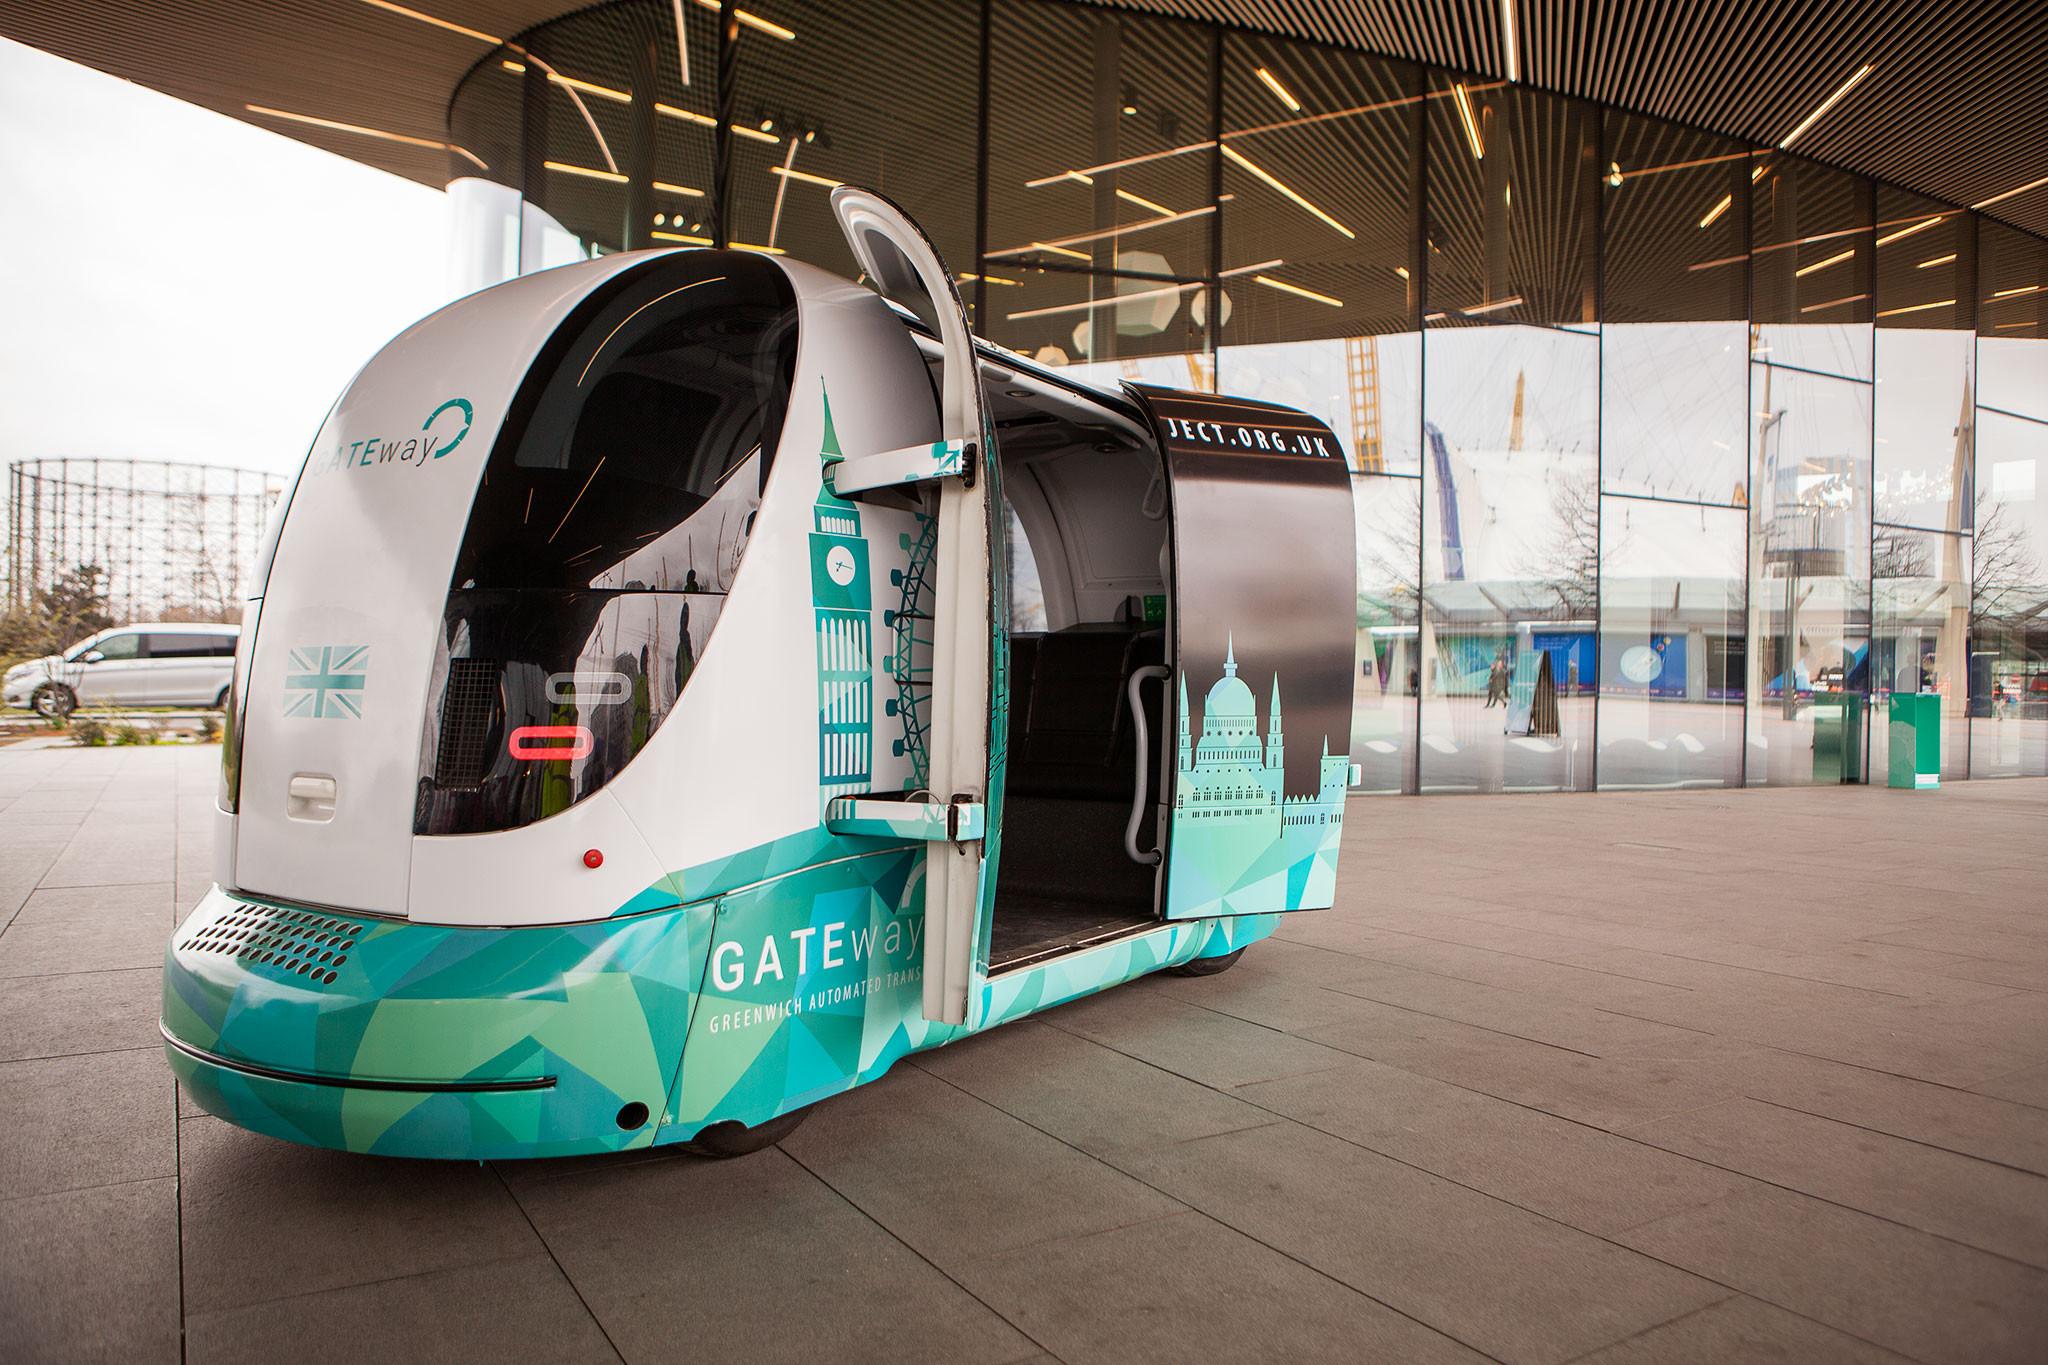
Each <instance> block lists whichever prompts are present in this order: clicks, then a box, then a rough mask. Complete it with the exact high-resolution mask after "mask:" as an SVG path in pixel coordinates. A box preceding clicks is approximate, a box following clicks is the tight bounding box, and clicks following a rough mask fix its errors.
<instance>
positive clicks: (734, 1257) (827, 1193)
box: [519, 1151, 1041, 1365]
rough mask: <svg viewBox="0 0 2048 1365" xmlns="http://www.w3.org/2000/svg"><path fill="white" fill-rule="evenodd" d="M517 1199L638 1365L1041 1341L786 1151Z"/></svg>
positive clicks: (641, 1171) (637, 1173)
mask: <svg viewBox="0 0 2048 1365" xmlns="http://www.w3.org/2000/svg"><path fill="white" fill-rule="evenodd" d="M934 1188H935V1189H938V1188H939V1187H934ZM519 1197H520V1200H521V1203H522V1204H523V1205H524V1207H525V1210H526V1213H527V1214H528V1215H529V1216H530V1217H531V1218H532V1220H533V1225H534V1226H535V1227H536V1228H538V1229H539V1230H540V1234H541V1236H542V1237H544V1238H545V1239H546V1242H547V1247H548V1250H549V1251H550V1252H551V1253H552V1254H553V1256H554V1258H555V1259H556V1260H557V1261H558V1262H559V1263H560V1264H561V1266H562V1269H563V1271H564V1273H565V1274H567V1276H568V1277H569V1280H570V1282H571V1283H572V1284H573V1285H574V1286H575V1287H576V1291H577V1293H578V1294H579V1295H580V1296H581V1298H582V1299H583V1301H584V1302H585V1303H587V1304H588V1305H589V1306H590V1309H591V1311H592V1312H593V1313H595V1314H596V1315H597V1319H598V1321H599V1322H600V1323H601V1324H603V1326H604V1329H605V1331H606V1333H607V1334H609V1336H610V1337H611V1339H612V1341H613V1343H614V1344H616V1345H617V1346H618V1348H619V1350H620V1351H621V1352H622V1353H623V1354H624V1356H625V1358H626V1359H627V1360H629V1361H636V1362H637V1361H647V1362H657V1361H671V1360H675V1359H678V1358H688V1359H697V1360H707V1361H709V1360H741V1359H744V1360H749V1361H762V1362H777V1361H790V1362H801V1365H815V1363H816V1362H818V1361H821V1360H888V1361H892V1362H904V1365H913V1363H915V1362H927V1361H929V1362H952V1361H961V1360H977V1361H980V1360H986V1361H1010V1360H1021V1359H1027V1358H1029V1357H1031V1356H1032V1355H1034V1354H1036V1353H1037V1352H1038V1351H1039V1350H1040V1349H1041V1348H1040V1346H1039V1345H1038V1344H1037V1343H1034V1342H1033V1341H1031V1339H1030V1338H1029V1337H1027V1336H1025V1335H1024V1334H1023V1333H1021V1332H1019V1331H1018V1330H1017V1329H1016V1328H1015V1327H1012V1326H1011V1325H1009V1324H1008V1323H1006V1322H1005V1321H1004V1320H1003V1319H1002V1318H1001V1317H1000V1316H998V1315H997V1314H996V1313H995V1312H994V1311H992V1310H991V1309H989V1308H987V1307H986V1306H984V1305H983V1304H981V1303H980V1302H979V1301H977V1300H976V1299H975V1298H974V1297H973V1296H972V1295H971V1294H969V1293H968V1292H967V1291H965V1290H963V1289H961V1288H960V1286H959V1285H958V1284H956V1283H954V1281H953V1280H951V1279H949V1278H948V1277H947V1276H945V1275H944V1274H942V1273H940V1272H939V1271H938V1270H937V1269H935V1268H933V1267H932V1266H931V1265H930V1264H928V1263H927V1262H926V1261H925V1260H923V1259H922V1258H920V1257H919V1256H918V1255H917V1254H916V1253H914V1252H912V1251H911V1250H909V1249H908V1248H906V1247H905V1246H904V1245H903V1243H902V1242H900V1241H899V1240H897V1239H896V1238H895V1237H892V1236H891V1235H890V1234H889V1233H888V1232H886V1231H884V1230H883V1229H882V1228H881V1227H879V1226H877V1225H876V1223H875V1221H874V1220H873V1219H871V1218H869V1217H868V1216H867V1215H866V1214H864V1213H862V1212H861V1211H860V1210H859V1209H857V1208H855V1207H854V1206H853V1205H852V1204H850V1203H848V1202H847V1201H846V1200H845V1199H844V1198H842V1197H841V1196H840V1195H838V1194H837V1193H835V1192H834V1191H833V1190H832V1189H831V1188H830V1187H828V1186H827V1185H825V1184H824V1183H823V1182H822V1181H820V1180H819V1179H818V1178H817V1177H815V1176H813V1175H811V1174H810V1173H809V1172H807V1171H806V1170H804V1169H803V1167H801V1166H799V1165H798V1164H797V1163H796V1162H795V1161H794V1160H792V1159H791V1158H790V1157H789V1156H787V1155H784V1154H783V1153H781V1152H777V1151H768V1152H762V1153H759V1154H758V1155H757V1156H756V1157H750V1158H746V1159H744V1160H739V1161H726V1162H699V1161H670V1162H647V1163H641V1164H638V1165H634V1166H629V1167H626V1168H624V1169H622V1170H619V1171H613V1172H605V1171H598V1172H592V1173H588V1174H585V1175H580V1176H577V1177H575V1178H573V1179H564V1180H553V1181H547V1182H543V1183H540V1184H538V1185H536V1186H534V1187H532V1188H530V1189H523V1190H522V1191H521V1193H520V1196H519Z"/></svg>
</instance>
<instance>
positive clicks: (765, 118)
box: [451, 0, 2048, 793]
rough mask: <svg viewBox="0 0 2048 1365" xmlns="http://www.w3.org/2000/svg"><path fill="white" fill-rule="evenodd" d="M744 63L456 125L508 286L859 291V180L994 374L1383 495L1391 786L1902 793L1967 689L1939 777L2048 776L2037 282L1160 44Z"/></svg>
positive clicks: (697, 57)
mask: <svg viewBox="0 0 2048 1365" xmlns="http://www.w3.org/2000/svg"><path fill="white" fill-rule="evenodd" d="M678 16H680V18H678ZM721 23H722V20H721V17H720V15H719V13H718V12H717V11H716V9H715V7H706V6H701V5H685V6H681V7H679V8H678V7H676V6H672V5H670V4H668V3H666V2H665V0H624V2H623V3H609V4H600V5H598V6H596V7H594V8H592V9H587V10H583V11H580V12H578V13H576V14H573V15H569V16H567V17H564V18H562V19H560V20H557V21H554V22H552V23H550V24H547V25H544V26H542V27H541V28H538V29H536V30H533V31H530V32H528V33H525V34H522V35H520V36H519V38H518V40H517V44H516V46H512V45H508V47H506V48H504V49H500V50H499V51H498V52H496V53H493V54H492V55H491V56H490V57H489V58H488V59H486V60H485V61H483V62H480V63H479V64H478V65H477V67H476V68H475V69H474V70H473V71H472V72H471V73H470V75H469V76H468V77H467V78H466V79H465V81H464V82H463V84H462V85H461V87H460V89H459V90H458V93H457V96H456V99H455V101H454V105H453V108H452V112H451V128H452V132H453V137H454V141H456V142H458V143H460V144H461V145H462V146H463V147H465V148H468V149H471V151H472V152H473V153H474V156H473V158H472V160H473V161H474V162H475V163H480V164H471V162H470V161H458V162H456V163H455V164H453V165H452V166H451V175H453V176H456V177H458V179H457V181H456V183H455V184H454V185H453V186H451V190H452V192H453V193H454V194H455V196H456V206H457V210H458V218H457V221H458V223H459V225H460V227H461V231H462V233H463V236H464V239H465V240H466V241H467V242H469V243H470V244H471V247H472V248H473V249H472V250H471V252H470V256H471V258H472V259H471V260H470V261H469V264H470V267H471V271H472V276H473V278H474V280H475V282H476V283H478V284H483V283H488V282H490V281H491V280H494V279H500V278H505V277H507V276H509V275H511V274H514V273H519V272H521V271H527V270H533V269H541V268H545V267H546V266H549V265H553V264H559V263H561V262H562V261H564V260H570V259H576V258H578V257H581V256H587V255H595V254H600V253H604V252H610V251H618V250H623V249H632V248H636V247H650V246H664V245H699V244H712V243H730V244H733V245H744V246H751V247H754V248H757V249H760V250H765V251H771V252H776V253H786V254H788V255H790V256H793V257H795V258H798V259H802V260H805V261H810V262H813V263H815V264H818V265H821V266H823V267H825V268H827V269H832V270H836V271H840V272H842V273H851V271H852V269H853V267H852V262H851V260H850V258H849V256H848V254H847V252H846V249H845V247H844V245H843V244H842V243H841V241H840V239H839V235H838V232H837V230H836V228H835V227H834V225H833V223H832V219H831V214H830V210H829V204H828V202H827V194H828V192H829V190H830V188H831V187H832V186H833V185H835V184H838V183H842V182H852V183H859V184H862V185H865V186H869V187H871V188H874V189H878V190H880V191H882V192H883V193H885V194H888V195H890V196H891V197H892V198H894V199H896V200H897V201H898V202H900V203H902V204H903V205H904V206H905V207H906V208H907V209H908V210H909V211H910V212H911V213H912V214H913V215H914V216H916V217H917V218H918V219H919V221H920V222H921V223H923V225H924V226H925V228H926V229H927V231H928V232H929V233H930V234H931V236H932V238H933V240H934V241H935V242H936V243H937V245H938V247H939V249H940V250H941V252H942V253H943V254H944V255H945V257H946V259H947V260H948V261H949V262H951V263H953V265H954V267H955V269H956V270H957V271H958V274H959V280H960V284H961V292H962V295H963V297H964V298H965V299H966V300H967V303H968V305H969V307H970V309H971V310H972V311H973V313H974V316H975V321H976V327H977V329H978V330H979V331H980V332H981V333H982V334H983V335H984V336H986V337H988V338H989V339H990V340H992V341H995V342H997V343H999V344H1001V345H1003V346H1007V347H1010V348H1012V349H1014V350H1016V351H1018V352H1020V353H1023V354H1025V355H1029V356H1032V357H1034V358H1036V359H1038V360H1040V361H1041V362H1043V363H1047V364H1051V365H1056V366H1062V367H1068V368H1071V369H1073V370H1074V371H1076V372H1077V373H1078V374H1079V375H1080V376H1081V377H1083V378H1087V379H1092V380H1095V381H1097V382H1102V383H1113V382H1116V381H1118V380H1124V379H1131V380H1141V381H1146V382H1154V383H1162V384H1167V385H1172V386H1174V387H1181V388H1197V389H1213V388H1220V389H1224V390H1228V391H1231V392H1235V393H1241V394H1245V395H1248V396H1252V397H1258V398H1264V399H1269V400H1273V401H1277V402H1282V403H1287V404H1292V405H1295V406H1299V407H1301V408H1304V409H1306V410H1308V411H1310V412H1313V413H1315V414H1316V415H1317V416H1319V417H1321V418H1323V419H1324V420H1325V421H1327V422H1329V423H1330V425H1331V427H1332V429H1333V430H1334V431H1335V432H1336V433H1337V434H1338V436H1339V437H1340V439H1341V440H1342V441H1343V442H1344V445H1345V453H1346V457H1347V459H1348V460H1349V461H1350V465H1351V469H1352V473H1353V479H1354V487H1355V490H1356V493H1357V498H1356V516H1357V529H1358V569H1359V580H1358V599H1357V631H1358V635H1357V639H1358V646H1357V655H1356V664H1357V672H1356V676H1355V689H1354V708H1353V717H1354V719H1353V746H1352V752H1353V755H1354V758H1355V759H1356V760H1357V761H1358V762H1359V763H1360V765H1361V766H1362V768H1363V771H1364V774H1365V787H1366V789H1367V790H1368V791H1372V792H1385V793H1399V792H1416V791H1428V792H1435V791H1452V792H1458V791H1464V792H1514V791H1569V790H1587V789H1591V788H1595V787H1600V788H1676V787H1731V786H1743V785H1764V784H1810V783H1827V782H1841V781H1845V780H1849V781H1854V780H1862V779H1863V778H1865V777H1866V776H1867V775H1868V774H1871V773H1876V774H1878V775H1879V778H1880V780H1881V778H1882V774H1883V772H1884V765H1885V760H1886V757H1887V752H1888V748H1887V726H1886V724H1885V712H1886V707H1887V706H1888V703H1889V699H1890V697H1891V696H1893V695H1894V694H1898V693H1932V694H1936V695H1938V696H1939V697H1940V698H1941V699H1942V700H1941V714H1942V716H1943V720H1944V735H1943V755H1942V763H1943V773H1944V776H1946V777H1949V778H1962V777H1993V776H2017V775H2048V467H2044V466H2048V243H2044V242H2043V241H2042V240H2040V239H2038V238H2035V237H2032V236H2030V235H2028V234H2025V233H2022V232H2019V231H2018V230H2016V229H2013V228H2010V227H2007V226H2005V225H2004V224H2001V223H1999V222H1997V221H1995V220H1993V219H1990V218H1987V217H1984V216H1983V215H1980V214H1975V213H1972V212H1970V211H1968V210H1965V209H1962V208H1959V207H1957V206H1954V205H1948V204H1942V203H1938V202H1934V201H1931V200H1927V199H1924V198H1920V197H1918V196H1915V195H1912V194H1909V193H1907V192H1906V191H1904V190H1901V189H1898V188H1896V187H1893V186H1889V185H1884V184H1879V183H1876V182H1874V181H1871V180H1869V179H1865V178H1861V177H1857V176H1854V175H1850V174H1848V173H1845V172H1842V171H1840V170H1837V169H1834V168H1831V167H1827V166H1822V165H1819V164H1816V163H1813V162H1810V161H1806V160H1804V159H1802V158H1800V157H1797V156H1793V155H1790V154H1787V153H1784V152H1780V151H1776V150H1773V149H1769V148H1763V147H1757V146H1751V145H1748V144H1744V143H1740V142H1735V141H1730V140H1728V139H1725V138H1721V137H1717V136H1714V135H1711V134H1708V133H1704V132H1700V131H1697V130H1694V129H1689V128H1683V127H1678V126H1675V125H1672V124H1669V123H1665V122H1661V121H1659V120H1656V119H1652V118H1648V117H1642V116H1638V115H1635V114H1632V113H1626V112H1623V111H1619V110H1614V109H1607V108H1601V107H1599V106H1596V105H1592V104H1588V103H1586V102H1583V101H1577V100H1570V99H1565V98H1562V97H1558V96H1554V95H1549V94H1545V93H1543V92H1539V91H1534V90H1530V89H1527V88H1525V87H1522V86H1519V85H1513V84H1506V83H1502V82H1499V81H1495V80H1482V79H1467V78H1464V77H1461V76H1459V75H1458V74H1456V73H1452V72H1447V71H1442V70H1437V69H1433V68H1429V67H1424V66H1418V65H1416V64H1413V63H1409V62H1402V61H1395V60H1388V59H1382V58H1378V57H1374V56H1370V55H1366V54H1363V53H1358V52H1354V51H1350V50H1343V49H1336V48H1330V47H1324V46H1318V45H1315V44H1309V43H1301V42H1293V41H1288V40H1282V39H1277V38H1269V37H1264V36H1261V35H1257V34H1251V33H1246V32H1242V31H1239V30H1226V29H1222V28H1218V27H1214V26H1209V25H1204V24H1198V23H1191V22H1184V21H1178V20H1167V19H1159V18H1154V17H1151V16H1147V15H1142V14H1136V13H1131V12H1128V11H1124V10H1116V9H1105V8H1095V7H1083V6H1077V5H1071V4H1065V3H1060V0H987V2H986V3H982V4H973V3H948V2H944V0H878V2H877V3H875V4H871V5H867V6H863V7H861V8H860V9H859V10H858V11H851V10H847V9H845V8H844V7H841V6H836V5H830V4H826V3H823V2H822V0H782V2H781V3H777V4H774V5H772V6H770V5H766V4H764V5H761V6H757V7H755V8H753V9H750V10H748V11H747V12H745V13H744V14H740V15H735V16H734V18H733V20H732V27H731V28H729V29H725V30H721ZM679 24H680V26H681V27H680V33H679V29H678V25H679ZM679 37H680V41H679ZM1020 609H1022V608H1020Z"/></svg>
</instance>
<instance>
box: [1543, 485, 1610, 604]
mask: <svg viewBox="0 0 2048 1365" xmlns="http://www.w3.org/2000/svg"><path fill="white" fill-rule="evenodd" d="M1550 512H1551V519H1552V523H1553V525H1552V529H1551V535H1550V541H1549V543H1548V544H1546V545H1545V546H1544V547H1543V548H1542V550H1541V551H1540V552H1539V553H1538V554H1537V556H1536V562H1535V565H1534V575H1533V576H1534V577H1537V578H1540V579H1542V580H1544V581H1545V582H1547V583H1549V584H1550V588H1551V591H1553V592H1555V593H1556V594H1557V595H1558V597H1559V599H1560V600H1561V601H1563V603H1564V605H1565V609H1566V611H1568V612H1569V613H1571V615H1573V616H1575V617H1588V616H1591V615H1592V614H1593V612H1594V610H1595V609H1596V608H1597V607H1598V606H1599V602H1600V478H1599V475H1598V474H1595V473H1585V474H1578V475H1569V476H1566V477H1562V478H1558V479H1555V480H1553V481H1552V482H1551V485H1550Z"/></svg>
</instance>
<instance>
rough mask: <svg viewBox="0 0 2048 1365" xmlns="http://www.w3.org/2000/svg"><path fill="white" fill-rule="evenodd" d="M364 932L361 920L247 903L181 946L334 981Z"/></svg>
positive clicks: (322, 982)
mask: <svg viewBox="0 0 2048 1365" xmlns="http://www.w3.org/2000/svg"><path fill="white" fill-rule="evenodd" d="M362 932H363V926H362V925H361V924H358V923H355V922H353V921H350V920H345V919H336V918H334V917H333V916H331V915H316V914H314V913H313V912H312V911H310V910H280V909H276V908H275V907H272V906H267V905H246V906H243V907H241V908H240V909H237V910H236V911H234V912H233V913H232V914H228V915H223V916H222V917H221V918H219V919H217V920H215V921H214V922H213V923H211V924H209V925H207V926H206V927H205V928H204V929H201V930H199V931H198V932H197V933H195V934H192V935H190V936H189V937H187V938H186V939H185V941H184V942H182V943H180V944H179V945H178V951H179V952H181V953H220V954H222V955H224V956H227V957H232V958H234V959H235V960H236V961H238V962H242V963H247V964H261V965H263V966H267V967H274V968H276V969H277V970H278V971H280V972H284V973H287V974H289V975H292V976H301V977H304V978H305V979H306V980H307V981H308V982H309V983H314V984H318V985H323V986H331V985H333V984H334V978H335V974H336V969H337V968H339V967H340V966H342V964H344V963H346V962H347V961H348V953H349V949H351V948H353V947H355V946H356V939H357V938H358V937H360V936H361V934H362Z"/></svg>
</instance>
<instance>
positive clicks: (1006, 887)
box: [988, 794, 1156, 972]
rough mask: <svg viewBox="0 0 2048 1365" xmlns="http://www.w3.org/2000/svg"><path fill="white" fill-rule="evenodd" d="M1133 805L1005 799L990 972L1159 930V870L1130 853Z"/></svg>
mask: <svg viewBox="0 0 2048 1365" xmlns="http://www.w3.org/2000/svg"><path fill="white" fill-rule="evenodd" d="M1130 809H1131V808H1130V803H1129V802H1128V800H1126V801H1122V802H1116V801H1091V800H1083V799H1076V798H1072V797H1044V796H1029V795H1016V796H1012V795H1009V794H1005V796H1004V799H1003V845H1002V854H1001V860H1000V862H999V863H998V864H997V871H996V887H997V890H996V908H995V920H994V924H993V925H992V926H991V932H990V938H989V961H988V966H989V971H991V972H998V971H1004V970H1007V969H1009V968H1013V967H1022V966H1028V965H1030V964H1031V963H1033V962H1038V961H1042V960H1043V959H1045V958H1048V957H1054V956H1057V955H1058V954H1060V953H1063V952H1069V951H1072V950H1073V949H1075V948H1082V947H1086V946H1087V945H1089V944H1091V943H1097V942H1100V941H1102V940H1103V939H1108V938H1116V937H1118V936H1120V935H1123V934H1127V933H1130V932H1132V931H1133V930H1135V929H1140V928H1146V927H1149V926H1150V925H1152V924H1154V923H1156V920H1155V919H1154V918H1153V912H1152V885H1153V879H1154V876H1155V874H1156V869H1155V868H1152V867H1148V866H1146V865H1144V864H1141V863H1135V862H1132V861H1131V860H1130V858H1129V857H1127V856H1126V855H1125V853H1124V822H1125V820H1126V819H1128V818H1129V816H1130Z"/></svg>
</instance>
